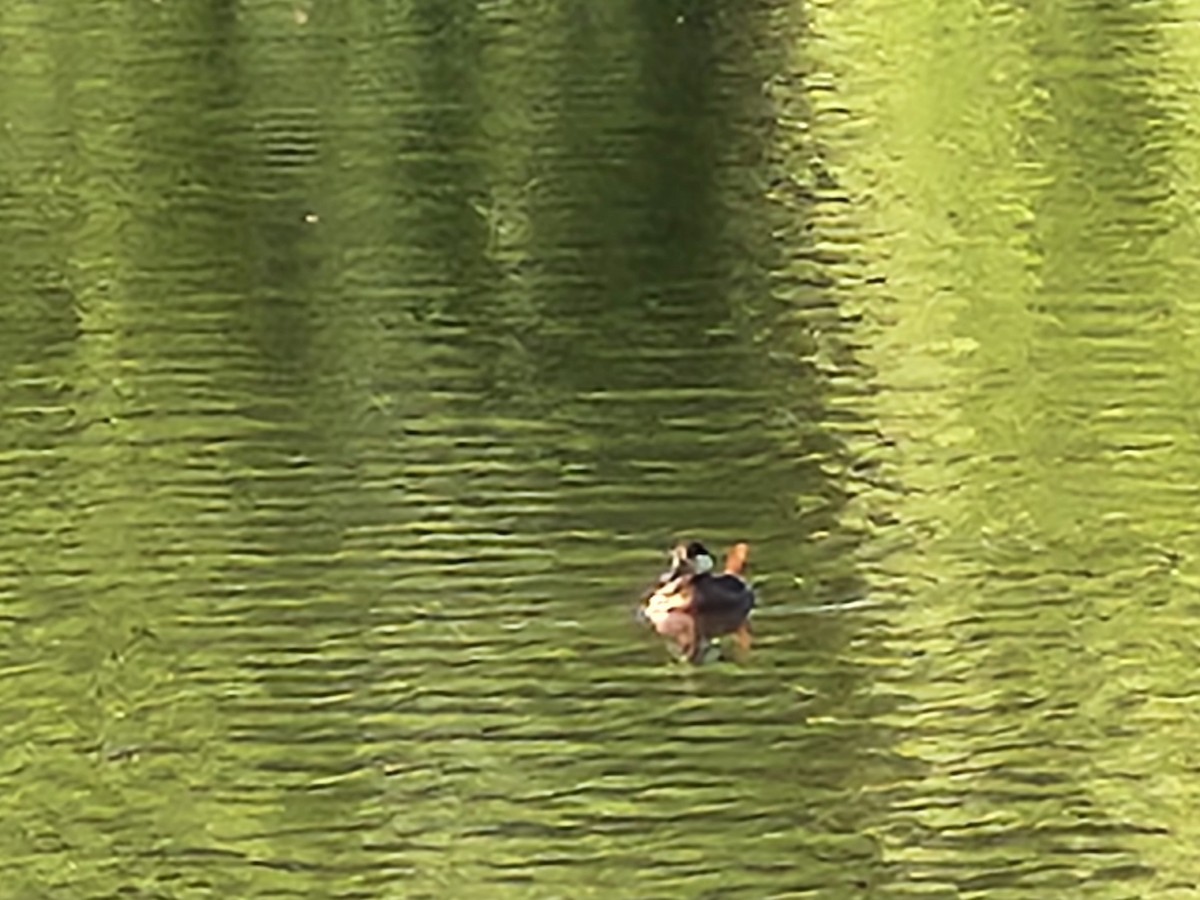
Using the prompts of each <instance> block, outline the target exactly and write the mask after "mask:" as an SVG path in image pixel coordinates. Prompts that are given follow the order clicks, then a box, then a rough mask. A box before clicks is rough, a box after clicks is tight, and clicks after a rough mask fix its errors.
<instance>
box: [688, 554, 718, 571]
mask: <svg viewBox="0 0 1200 900" xmlns="http://www.w3.org/2000/svg"><path fill="white" fill-rule="evenodd" d="M692 568H694V569H695V570H696V574H697V575H705V574H707V573H709V572H711V571H712V568H713V558H712V557H711V556H709V555H708V554H707V553H701V554H700V555H699V556H697V557H696V558H695V559H694V560H692Z"/></svg>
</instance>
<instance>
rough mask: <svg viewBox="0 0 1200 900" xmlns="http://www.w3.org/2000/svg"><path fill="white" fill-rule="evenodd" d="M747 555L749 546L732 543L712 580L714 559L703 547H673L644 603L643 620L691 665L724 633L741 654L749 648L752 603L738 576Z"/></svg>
mask: <svg viewBox="0 0 1200 900" xmlns="http://www.w3.org/2000/svg"><path fill="white" fill-rule="evenodd" d="M749 553H750V547H749V545H747V544H734V545H733V547H732V548H731V549H730V551H729V554H728V555H727V556H726V557H725V571H724V572H723V573H722V574H720V575H714V574H713V557H712V554H711V553H709V552H708V550H707V549H706V548H705V547H704V545H703V544H701V543H700V542H699V541H692V542H690V543H686V544H679V545H677V546H676V547H675V549H674V550H672V551H671V565H670V568H668V569H667V571H666V572H664V573H663V575H662V577H660V578H659V580H658V584H657V586H656V588H655V589H654V590H653V591H652V592H651V593H650V595H649V596H648V597H646V599H645V601H644V602H643V604H642V616H643V617H644V618H645V619H646V621H648V622H650V624H652V625H653V626H654V629H655V631H657V632H658V633H659V634H661V635H663V636H664V637H669V638H671V639H672V640H674V641H675V643H676V645H677V646H678V647H679V652H680V654H681V655H682V656H683V657H684V658H685V659H688V660H690V661H691V662H700V661H701V660H702V659H703V658H704V653H705V651H706V650H707V649H708V647H709V644H710V643H711V642H712V639H713V638H715V637H720V636H721V635H725V634H731V635H733V639H734V641H735V642H736V643H737V645H738V647H739V648H740V649H741V650H743V651H744V650H746V649H748V648H749V646H750V622H749V616H750V611H751V610H752V609H754V602H755V599H754V591H753V590H752V589H751V588H750V585H749V584H747V583H746V580H745V579H744V578H743V577H742V573H743V572H744V571H745V569H746V558H747V556H748V555H749Z"/></svg>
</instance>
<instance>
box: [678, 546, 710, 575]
mask: <svg viewBox="0 0 1200 900" xmlns="http://www.w3.org/2000/svg"><path fill="white" fill-rule="evenodd" d="M713 565H714V562H713V557H712V554H711V553H709V552H708V548H707V547H705V546H704V545H703V544H701V543H700V542H699V541H690V542H688V543H686V544H684V543H681V544H677V545H676V546H675V549H674V550H672V551H671V568H670V571H669V572H668V573H667V577H668V578H680V577H682V576H684V575H707V574H708V573H709V572H711V571H712V570H713Z"/></svg>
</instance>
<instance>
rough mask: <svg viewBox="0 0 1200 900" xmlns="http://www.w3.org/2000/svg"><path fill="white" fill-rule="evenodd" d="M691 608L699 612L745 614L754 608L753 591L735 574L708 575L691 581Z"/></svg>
mask: <svg viewBox="0 0 1200 900" xmlns="http://www.w3.org/2000/svg"><path fill="white" fill-rule="evenodd" d="M692 588H693V590H694V592H695V599H694V600H693V601H692V609H694V610H695V611H696V612H697V613H699V614H702V615H704V614H717V613H732V614H740V615H743V616H744V615H746V614H747V613H749V612H750V610H752V609H753V608H754V591H753V590H751V589H750V585H748V584H746V582H745V581H743V580H742V579H741V578H739V577H738V576H736V575H709V576H706V577H704V578H697V579H695V580H694V581H693V583H692Z"/></svg>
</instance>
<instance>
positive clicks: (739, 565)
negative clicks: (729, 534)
mask: <svg viewBox="0 0 1200 900" xmlns="http://www.w3.org/2000/svg"><path fill="white" fill-rule="evenodd" d="M749 556H750V545H749V544H745V543H737V544H734V545H733V546H732V547H730V548H729V553H728V554H727V555H726V556H725V572H726V574H728V575H741V574H742V573H743V572H744V571H746V560H747V558H748V557H749Z"/></svg>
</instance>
